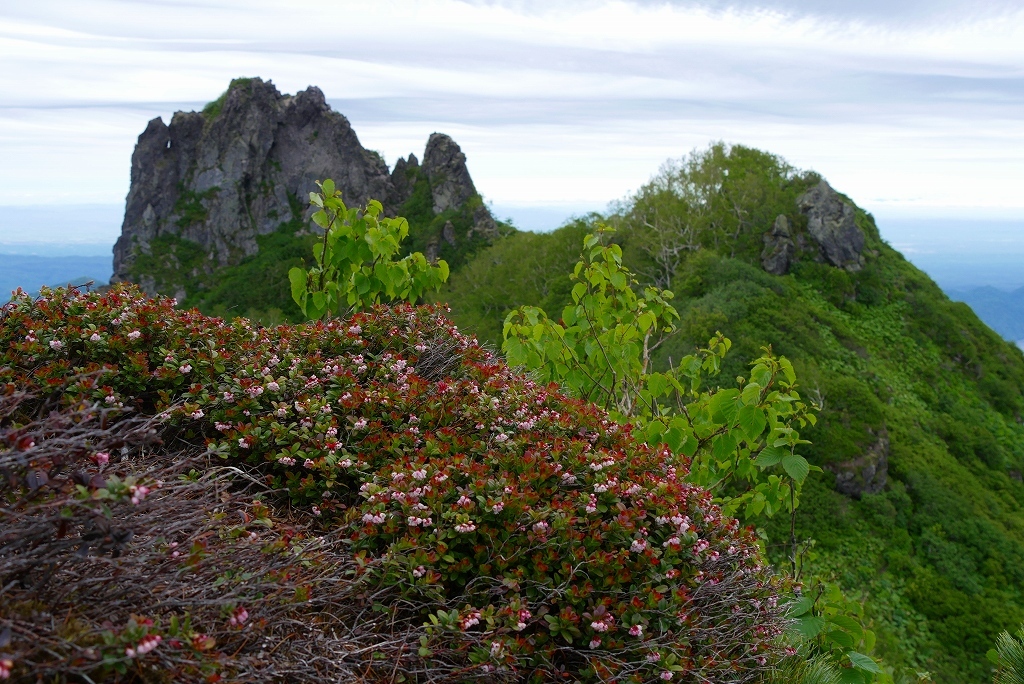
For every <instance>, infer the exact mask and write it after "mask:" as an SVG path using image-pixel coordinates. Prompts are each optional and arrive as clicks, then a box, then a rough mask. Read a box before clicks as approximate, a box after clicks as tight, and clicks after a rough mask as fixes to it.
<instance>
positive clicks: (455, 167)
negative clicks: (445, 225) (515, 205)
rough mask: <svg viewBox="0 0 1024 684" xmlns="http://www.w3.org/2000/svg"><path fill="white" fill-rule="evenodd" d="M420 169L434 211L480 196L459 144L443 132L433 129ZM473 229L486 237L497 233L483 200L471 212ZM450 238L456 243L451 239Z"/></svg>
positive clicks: (491, 236) (438, 212)
mask: <svg viewBox="0 0 1024 684" xmlns="http://www.w3.org/2000/svg"><path fill="white" fill-rule="evenodd" d="M423 172H424V173H425V174H426V176H427V180H428V181H430V194H431V197H432V198H433V200H434V212H435V213H437V214H441V213H444V212H445V211H448V210H450V209H454V208H456V207H462V206H465V205H466V204H467V203H468V202H470V201H472V200H473V199H474V198H478V197H479V196H480V195H479V194H478V193H477V191H476V187H475V186H474V185H473V179H472V178H470V177H469V169H468V168H467V167H466V155H465V154H463V152H462V148H460V147H459V146H458V144H456V142H455V141H454V140H452V139H451V138H450V137H448V136H447V135H445V134H443V133H433V134H431V136H430V138H429V139H428V140H427V149H426V151H425V152H424V153H423ZM472 233H480V234H481V235H484V236H485V237H488V238H494V237H497V235H498V225H497V223H495V221H494V218H493V217H492V216H491V212H490V211H488V210H487V207H485V206H483V204H481V205H480V206H478V207H476V209H475V210H474V212H473V227H472V228H471V229H470V234H472ZM450 242H451V244H453V245H454V244H455V243H454V241H450Z"/></svg>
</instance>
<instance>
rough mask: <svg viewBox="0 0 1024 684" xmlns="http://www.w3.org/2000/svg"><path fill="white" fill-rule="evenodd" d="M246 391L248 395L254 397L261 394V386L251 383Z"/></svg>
mask: <svg viewBox="0 0 1024 684" xmlns="http://www.w3.org/2000/svg"><path fill="white" fill-rule="evenodd" d="M246 392H248V393H249V396H250V397H254V398H255V397H258V396H260V395H261V394H263V388H262V387H260V386H259V385H253V386H252V387H250V388H249V389H247V390H246Z"/></svg>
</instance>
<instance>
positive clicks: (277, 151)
mask: <svg viewBox="0 0 1024 684" xmlns="http://www.w3.org/2000/svg"><path fill="white" fill-rule="evenodd" d="M218 102H220V101H218ZM435 139H436V140H435ZM426 157H429V159H430V163H431V165H432V166H431V168H432V169H433V173H434V175H435V177H436V178H437V179H438V183H439V187H438V188H437V189H435V190H434V197H435V205H439V206H441V205H443V206H444V207H445V208H448V207H460V206H462V205H463V204H465V203H466V202H468V201H470V200H471V199H472V198H474V197H476V189H475V187H474V185H473V181H472V179H471V178H470V176H469V171H468V170H467V169H466V165H465V155H463V154H462V152H461V150H459V147H458V145H456V144H455V143H454V141H452V140H451V139H450V138H448V137H447V136H442V135H438V134H435V135H433V136H431V138H430V141H429V143H428V146H427V155H426ZM425 161H426V159H425ZM418 168H419V164H418V162H417V160H416V157H415V156H413V155H410V156H409V159H408V161H406V160H404V159H403V160H399V163H397V164H396V165H395V170H394V172H393V173H390V172H389V171H388V168H387V165H386V164H385V163H384V160H383V159H381V158H380V156H379V155H378V154H377V153H375V152H372V151H369V150H367V149H365V148H364V147H363V146H362V145H361V144H360V142H359V139H358V138H357V137H356V134H355V131H353V130H352V127H351V125H350V124H349V122H348V119H346V118H345V117H344V116H342V115H341V114H339V113H337V112H334V111H332V110H331V108H330V107H329V106H328V105H327V102H326V101H325V99H324V95H323V93H322V92H321V91H320V89H319V88H316V87H310V88H307V89H306V90H304V91H302V92H300V93H297V94H296V95H294V96H286V95H281V93H279V92H278V90H277V88H276V87H274V85H273V83H271V82H269V81H266V82H264V81H262V80H260V79H258V78H256V79H251V80H248V79H246V80H239V81H233V82H232V87H231V88H230V89H229V91H228V92H227V93H226V95H225V97H224V98H223V102H222V103H221V104H220V107H219V111H218V108H217V107H216V106H214V107H213V108H209V107H208V108H207V110H204V112H203V113H198V112H177V113H176V114H175V115H174V116H173V117H172V119H171V123H170V125H169V126H167V125H165V124H164V123H163V121H162V120H161V119H154V120H152V121H150V122H149V124H148V126H147V127H146V130H145V131H144V132H143V133H142V135H140V136H139V141H138V145H137V146H136V148H135V152H134V154H133V155H132V170H131V189H130V190H129V193H128V199H127V202H126V207H125V218H124V223H123V225H122V228H121V237H120V238H119V239H118V241H117V244H116V245H115V246H114V275H113V278H112V279H111V282H118V281H121V280H128V279H129V278H131V277H132V276H133V273H132V264H133V261H134V258H135V255H136V254H137V253H138V252H143V253H148V252H149V251H150V247H151V244H152V242H153V240H154V239H156V238H157V237H159V236H161V235H173V236H177V237H180V238H184V239H186V240H189V241H191V242H194V243H198V244H199V245H201V246H202V247H203V248H204V249H205V251H206V254H207V258H206V260H205V262H204V263H205V266H206V267H207V268H209V269H211V270H212V269H216V268H217V267H220V266H225V265H229V264H233V263H237V262H238V261H240V260H241V259H242V258H244V257H245V256H248V255H251V254H254V253H255V252H256V251H257V249H258V243H257V241H256V237H257V236H259V235H265V234H267V233H271V232H273V231H275V230H276V229H277V228H278V226H280V225H281V224H282V223H283V222H286V221H288V220H291V219H292V218H299V217H296V216H295V214H296V212H299V213H306V211H307V206H308V196H309V193H310V192H311V191H314V190H316V184H315V182H314V181H316V180H323V179H325V178H332V179H333V180H334V182H335V184H336V185H337V187H338V188H339V189H340V190H341V192H342V196H343V198H344V200H345V202H346V204H348V205H349V206H358V205H362V204H365V203H366V202H367V201H368V200H370V199H376V200H380V201H381V202H382V203H383V204H384V206H385V208H386V209H387V210H389V211H392V212H393V211H395V210H397V209H398V207H399V206H400V205H401V203H402V202H404V201H405V200H407V199H408V198H409V197H410V196H411V194H412V191H413V186H414V184H415V178H416V172H417V171H418ZM442 177H443V178H442ZM481 207H482V203H481ZM482 208H483V211H484V212H486V214H487V216H486V218H487V219H490V221H491V223H492V224H493V219H491V218H490V213H489V212H487V210H486V207H482ZM134 275H135V279H137V280H139V281H141V282H140V284H142V285H143V286H144V287H145V288H146V289H147V290H149V291H150V292H151V294H152V293H153V292H152V290H153V289H154V285H153V283H152V278H148V277H147V276H146V274H141V275H140V274H134Z"/></svg>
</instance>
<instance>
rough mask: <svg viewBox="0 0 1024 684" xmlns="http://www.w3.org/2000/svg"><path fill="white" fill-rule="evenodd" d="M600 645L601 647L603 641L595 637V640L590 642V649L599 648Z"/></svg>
mask: <svg viewBox="0 0 1024 684" xmlns="http://www.w3.org/2000/svg"><path fill="white" fill-rule="evenodd" d="M600 645H601V640H600V639H598V638H597V637H594V638H593V639H591V640H590V648H597V647H598V646H600Z"/></svg>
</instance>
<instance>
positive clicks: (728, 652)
mask: <svg viewBox="0 0 1024 684" xmlns="http://www.w3.org/2000/svg"><path fill="white" fill-rule="evenodd" d="M2 316H3V317H2V320H0V353H2V356H0V388H4V387H6V388H7V389H6V390H4V391H6V392H8V393H10V392H14V391H29V392H32V393H35V394H38V395H39V396H41V397H47V398H48V397H59V398H60V402H61V403H62V404H63V405H64V406H65V407H67V408H72V407H76V406H80V405H82V404H83V403H87V404H93V403H96V404H99V405H102V406H109V407H115V408H125V409H132V410H134V411H135V412H137V413H140V414H146V415H156V416H157V417H158V419H159V420H160V421H161V422H162V424H163V437H164V439H165V440H176V441H179V442H184V443H188V444H193V445H196V446H205V447H206V449H207V451H206V453H208V454H213V455H216V456H219V457H220V458H222V459H224V460H225V462H226V463H230V464H247V466H248V467H250V468H251V469H254V471H255V472H258V473H259V474H260V476H261V477H262V478H264V481H265V482H266V484H267V485H268V486H269V487H271V488H274V489H281V490H286V491H287V492H288V495H289V496H290V499H291V502H292V504H294V505H295V506H297V507H299V509H300V510H302V511H307V512H308V513H309V514H310V515H311V516H312V517H316V518H317V519H318V520H319V521H320V524H321V525H322V526H323V527H324V528H325V529H328V530H337V531H340V532H341V533H343V534H345V535H346V536H347V537H348V538H349V540H350V543H351V545H352V549H353V552H354V555H353V556H352V558H353V561H354V563H355V568H356V573H357V574H358V575H360V576H361V580H360V581H361V582H364V583H365V582H371V583H374V584H376V585H377V586H379V587H381V588H393V589H395V590H397V591H400V592H401V595H402V600H401V601H395V600H392V601H390V602H387V601H384V602H383V605H382V607H381V610H383V611H384V612H386V613H389V614H391V615H394V616H400V615H405V616H410V615H411V616H413V617H415V618H417V619H419V620H420V621H421V622H423V621H426V625H427V627H426V630H425V633H424V635H423V639H422V641H421V642H420V645H419V649H418V655H419V656H421V657H423V658H427V659H429V658H431V657H434V656H435V654H437V653H442V652H444V653H449V654H450V653H451V651H452V649H455V651H456V652H461V653H462V654H463V657H464V659H465V661H466V662H467V664H468V665H470V666H471V670H468V671H467V672H476V673H480V674H482V673H487V672H493V673H495V674H496V675H500V674H501V673H507V674H519V675H523V674H527V673H536V674H537V676H543V677H547V676H552V675H556V674H557V673H564V674H566V675H572V676H577V677H580V676H582V678H591V679H599V680H608V679H612V678H615V679H622V680H635V681H648V680H668V679H672V678H673V677H679V678H682V679H683V680H692V681H726V680H727V681H750V680H752V679H754V678H755V677H756V676H757V674H758V673H759V672H761V671H763V670H764V669H765V668H766V667H768V666H769V663H770V662H772V661H773V660H774V659H775V657H776V656H778V655H779V649H780V644H779V640H778V636H779V635H780V633H781V631H782V628H783V626H784V620H783V618H782V616H781V612H780V608H779V607H778V605H777V604H778V591H779V589H778V586H777V583H776V580H775V579H774V578H773V575H772V573H771V571H770V570H769V569H768V568H767V567H766V566H765V564H764V562H763V560H762V559H761V557H760V556H759V553H758V551H757V546H756V543H755V539H754V537H753V534H752V532H751V531H750V530H747V529H741V528H740V527H739V525H738V523H737V522H736V521H735V520H733V519H729V518H726V517H724V516H723V515H722V514H721V511H720V510H719V509H718V508H717V507H716V506H715V505H714V504H713V503H712V501H711V496H710V495H709V494H708V493H707V492H705V491H704V490H701V489H700V488H697V487H694V486H692V485H689V484H687V483H686V482H684V481H683V477H684V475H685V473H686V468H687V465H688V464H687V463H686V462H685V461H682V460H679V459H677V458H675V457H673V456H671V454H669V453H668V452H667V451H665V452H658V451H654V450H651V449H649V448H647V447H646V446H643V445H641V444H639V443H638V442H637V441H636V440H634V439H633V438H632V437H631V436H630V434H629V433H630V430H629V427H628V426H626V427H620V426H619V425H617V424H615V423H613V422H610V421H609V420H608V419H607V416H606V415H605V414H604V413H603V412H602V411H599V410H598V409H596V408H595V407H593V406H591V405H588V404H585V403H582V402H578V401H574V400H570V399H566V398H565V397H563V396H561V395H559V394H558V393H557V392H556V391H555V390H554V389H553V387H547V388H545V387H541V386H538V385H537V384H536V383H534V382H532V381H530V380H529V379H528V378H524V377H521V376H517V375H515V374H513V373H511V372H510V371H509V369H508V368H507V367H506V366H504V365H503V364H502V363H500V362H499V361H498V360H497V359H496V358H494V357H492V356H491V355H490V354H489V353H488V352H486V351H485V350H483V349H482V348H480V347H479V346H478V345H477V344H476V343H475V341H474V340H471V339H468V338H466V337H464V336H462V335H461V334H460V333H459V332H458V331H457V330H456V329H455V328H454V327H453V326H452V325H451V323H449V322H448V321H447V320H446V319H445V317H444V315H443V312H442V310H440V309H438V308H423V307H421V308H415V307H411V306H395V307H392V308H382V307H378V308H375V309H373V310H372V311H369V312H364V313H359V314H356V315H354V316H353V317H351V318H348V319H345V320H340V319H335V320H331V321H328V322H318V323H315V324H309V325H300V326H282V327H279V328H276V329H266V328H258V327H255V326H253V325H252V324H250V323H249V322H247V321H245V320H242V319H236V320H234V321H232V322H226V321H223V320H220V319H215V318H208V317H205V316H202V315H200V314H198V313H196V312H194V311H178V310H175V309H174V308H173V303H172V301H171V300H166V299H162V300H150V299H146V298H144V297H143V296H142V295H141V294H140V293H139V292H138V290H136V289H133V288H130V287H122V286H118V287H115V288H113V289H112V290H111V291H109V292H107V293H105V294H95V293H91V294H82V293H78V292H75V291H62V290H57V291H52V292H44V293H43V296H41V297H40V298H39V299H36V300H32V299H31V298H29V297H27V296H19V297H16V298H15V299H14V300H12V302H11V303H10V304H8V305H7V306H6V307H5V308H4V310H3V314H2ZM446 657H448V656H446Z"/></svg>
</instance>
